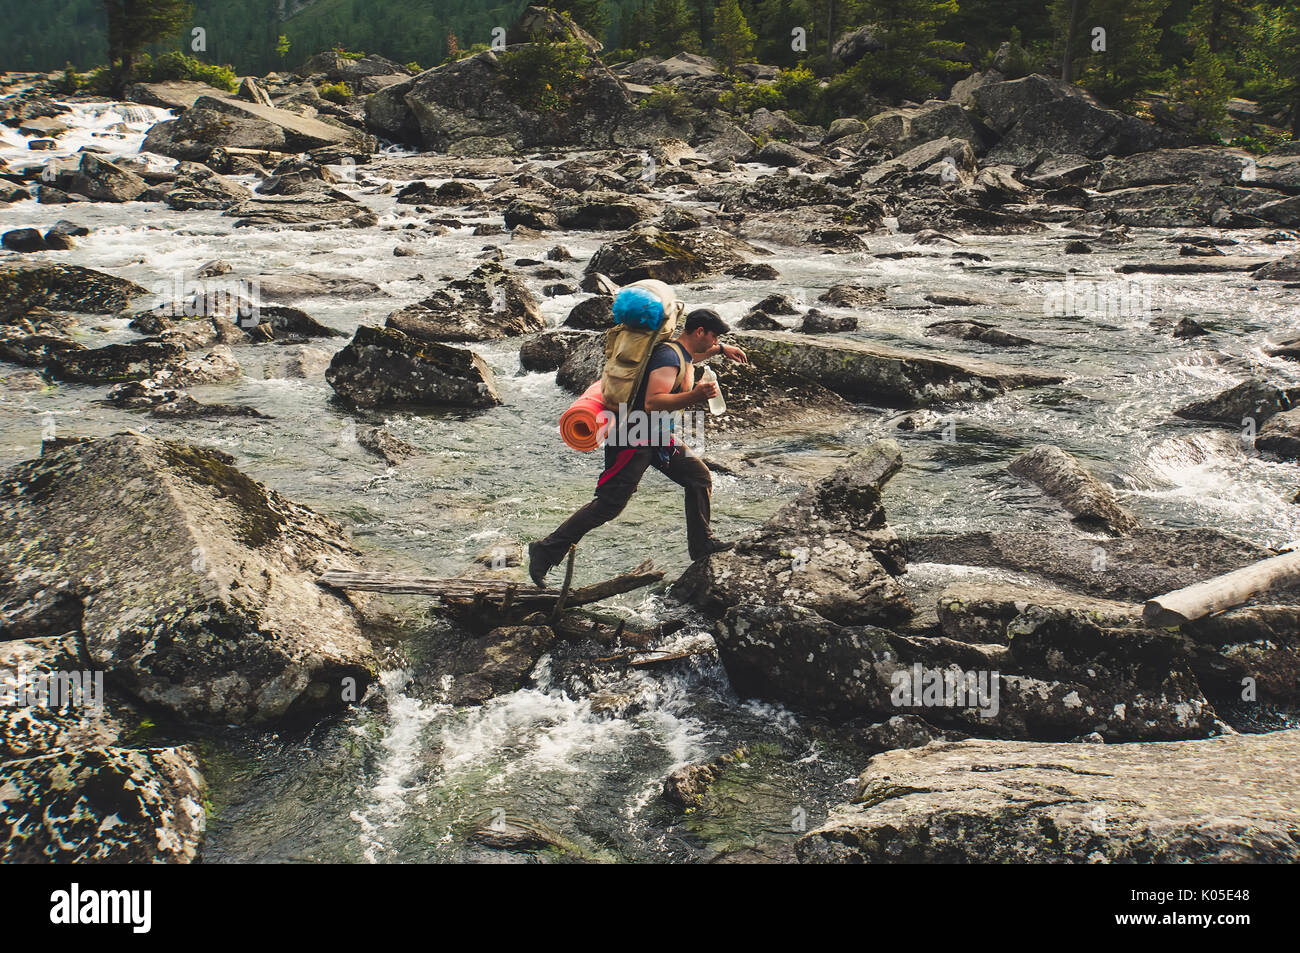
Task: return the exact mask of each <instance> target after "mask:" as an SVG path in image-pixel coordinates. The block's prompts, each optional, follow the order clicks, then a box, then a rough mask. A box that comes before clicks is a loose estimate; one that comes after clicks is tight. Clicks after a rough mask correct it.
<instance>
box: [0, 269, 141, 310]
mask: <svg viewBox="0 0 1300 953" xmlns="http://www.w3.org/2000/svg"><path fill="white" fill-rule="evenodd" d="M148 293H149V291H148V289H146V288H142V287H141V286H140V285H137V284H136V283H135V282H133V281H127V280H126V279H125V278H117V277H114V276H113V275H107V274H105V273H104V272H102V271H94V270H93V269H90V268H82V267H81V266H79V265H46V264H41V265H34V266H32V265H26V266H19V267H6V269H5V270H3V271H0V324H9V323H11V322H12V321H13V320H14V318H16V317H22V316H23V315H24V314H26V313H27V312H29V311H31V310H32V309H33V308H48V309H49V310H51V311H71V312H74V313H77V314H117V313H118V312H121V311H125V310H127V308H128V307H130V303H131V299H132V298H133V297H136V296H138V295H147V294H148Z"/></svg>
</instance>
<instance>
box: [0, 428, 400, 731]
mask: <svg viewBox="0 0 1300 953" xmlns="http://www.w3.org/2000/svg"><path fill="white" fill-rule="evenodd" d="M106 485H107V486H114V487H119V488H122V489H121V491H120V493H113V492H104V491H103V487H104V486H106ZM126 495H129V496H130V501H131V505H129V506H127V505H124V504H123V500H124V499H125V497H126ZM0 530H2V532H0V579H3V580H6V582H5V583H4V584H3V585H2V586H0V630H3V632H4V633H5V634H6V636H7V637H10V638H21V637H25V636H27V635H29V634H40V633H43V632H46V631H66V630H67V629H68V628H71V629H74V630H78V631H79V633H80V637H81V638H82V640H83V644H84V646H85V651H86V653H87V655H88V657H89V659H90V661H91V662H92V663H93V665H94V666H95V667H97V668H100V669H103V670H104V671H105V672H106V674H107V676H108V677H109V678H110V679H111V680H112V681H113V683H114V684H116V685H119V686H121V687H122V688H124V689H125V690H127V691H129V692H130V693H131V694H132V695H133V696H135V697H136V698H138V699H140V700H141V701H143V702H145V703H146V704H150V705H156V706H158V707H161V708H164V709H167V710H169V711H171V712H174V713H176V714H177V715H179V716H181V717H184V718H192V719H198V720H201V721H213V722H219V723H223V724H232V723H233V724H257V723H265V722H268V721H272V720H274V719H277V718H280V717H282V716H284V715H286V714H289V713H292V712H305V713H312V712H320V711H328V710H334V709H338V708H341V707H343V705H344V704H345V703H346V702H347V701H354V700H358V699H360V697H361V696H362V694H364V692H365V688H366V687H367V685H368V684H369V683H370V681H371V680H372V679H373V678H374V677H375V673H376V671H377V664H378V663H377V661H376V660H375V657H374V655H373V654H372V651H371V647H370V643H369V642H368V640H367V639H366V637H365V636H364V635H363V634H362V632H361V628H360V621H359V618H358V614H357V611H356V609H355V608H354V607H353V605H352V603H351V602H349V601H348V600H346V599H344V598H342V597H341V596H339V595H337V594H334V593H332V592H330V591H328V590H325V589H322V588H321V587H320V586H318V585H317V584H316V581H315V574H316V572H317V571H318V568H319V567H318V564H320V563H328V564H329V565H332V566H334V567H335V568H343V569H350V568H355V563H353V562H352V550H351V548H350V546H349V545H348V543H347V540H346V539H345V538H344V536H343V534H342V531H341V530H340V529H339V527H338V526H336V525H335V524H334V523H332V522H330V521H329V520H326V519H325V518H323V517H321V516H319V515H317V514H316V513H314V512H312V511H311V510H308V509H306V508H305V507H301V506H298V505H296V504H294V503H292V502H290V501H289V500H286V499H284V498H283V497H281V496H280V495H279V494H277V493H275V492H274V491H273V490H268V489H267V488H266V487H264V486H262V485H261V484H259V483H256V482H254V481H253V480H251V479H249V477H247V476H246V475H245V474H243V473H242V472H240V471H239V470H238V469H236V468H235V467H234V466H233V460H232V458H230V457H228V456H226V455H225V454H222V453H219V452H217V451H215V450H207V449H200V448H197V447H193V446H189V445H187V444H181V443H172V442H165V441H159V440H154V439H152V438H149V437H145V436H143V435H140V434H134V433H128V434H120V435H117V436H114V437H109V438H104V439H99V440H90V441H86V442H81V443H75V444H70V445H68V446H65V447H63V448H61V449H58V450H57V451H55V452H54V453H52V454H50V453H47V454H45V455H43V456H41V457H40V458H38V459H36V460H32V461H28V462H26V463H22V464H19V465H18V466H16V467H14V468H12V469H10V470H9V471H8V472H7V473H6V474H5V479H4V482H3V483H0ZM52 627H54V628H52ZM58 627H64V628H58Z"/></svg>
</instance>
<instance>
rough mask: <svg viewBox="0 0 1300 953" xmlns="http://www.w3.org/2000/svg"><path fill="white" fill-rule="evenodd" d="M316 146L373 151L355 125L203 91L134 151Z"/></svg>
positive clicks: (190, 154) (189, 153)
mask: <svg viewBox="0 0 1300 953" xmlns="http://www.w3.org/2000/svg"><path fill="white" fill-rule="evenodd" d="M322 146H338V147H343V148H345V149H347V150H350V151H356V152H358V153H362V154H369V153H371V152H374V151H375V148H374V146H375V144H374V140H373V138H371V137H368V136H365V135H363V134H361V133H359V132H357V131H356V130H355V129H349V128H347V127H343V126H336V125H331V124H330V123H326V122H322V121H320V120H319V119H308V118H306V117H304V116H300V115H298V114H297V113H293V112H289V111H288V110H286V109H277V108H276V107H274V106H263V105H260V104H258V103H252V102H246V101H244V100H239V99H231V98H227V97H219V96H211V95H205V96H199V97H198V98H197V99H195V100H194V103H193V105H191V106H190V108H188V109H186V110H185V112H184V113H182V114H181V116H180V118H179V119H169V120H166V121H164V122H160V123H158V124H157V125H155V126H153V127H152V128H150V130H149V132H148V133H147V134H146V136H145V139H144V143H143V144H142V145H141V146H140V151H141V152H155V153H157V154H159V155H165V156H170V157H172V158H174V159H191V160H194V161H197V162H204V161H207V159H208V157H209V155H210V154H211V153H212V151H213V149H217V148H228V147H238V148H242V149H259V150H268V151H271V152H306V151H308V150H310V149H316V148H320V147H322Z"/></svg>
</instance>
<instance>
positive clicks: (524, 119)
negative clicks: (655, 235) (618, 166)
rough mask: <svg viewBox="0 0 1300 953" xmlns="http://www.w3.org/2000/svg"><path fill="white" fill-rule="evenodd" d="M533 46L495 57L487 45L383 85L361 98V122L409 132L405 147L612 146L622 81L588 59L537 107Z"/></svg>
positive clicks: (623, 105)
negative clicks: (531, 76) (495, 143)
mask: <svg viewBox="0 0 1300 953" xmlns="http://www.w3.org/2000/svg"><path fill="white" fill-rule="evenodd" d="M535 50H536V48H535V47H534V46H533V45H532V44H521V45H519V46H517V47H514V48H512V49H509V50H507V51H505V52H504V53H501V54H497V53H495V52H493V51H491V50H486V51H484V52H482V53H477V54H475V55H473V56H467V57H465V58H464V59H461V60H457V61H455V62H452V63H446V64H443V65H442V66H439V67H437V68H435V69H431V70H426V71H425V72H423V73H421V74H420V75H419V76H415V77H413V78H411V79H409V80H406V81H404V82H401V83H397V84H395V85H392V86H389V87H388V88H387V89H384V90H381V91H380V92H378V93H375V94H374V95H372V96H369V97H367V99H366V123H367V127H368V128H372V129H374V130H375V131H377V132H379V133H380V134H381V135H385V136H389V137H399V138H401V139H402V140H403V141H408V142H409V141H411V140H410V139H409V138H406V137H409V136H411V135H412V134H414V135H415V136H416V137H417V138H416V140H415V141H414V142H413V143H412V144H417V145H421V146H422V147H423V148H424V149H427V150H435V151H439V152H457V151H459V144H460V143H463V142H470V141H484V140H502V142H503V145H504V146H505V147H506V148H507V149H511V150H527V149H537V148H545V147H555V146H565V145H572V146H582V147H584V148H600V147H601V146H602V145H603V146H605V147H609V146H612V145H613V144H614V138H613V137H614V134H615V130H616V128H617V127H618V125H619V124H620V122H622V121H623V120H624V119H625V118H627V117H628V116H629V114H630V113H631V112H632V101H631V99H630V98H629V96H628V93H627V90H626V89H625V88H624V87H623V84H622V83H621V82H619V80H618V78H617V77H615V76H614V74H613V73H611V72H610V71H609V70H608V69H606V68H605V67H604V66H603V65H602V64H601V63H600V61H599V60H597V59H595V58H594V57H590V58H588V60H587V62H586V63H585V64H584V65H583V67H582V69H581V80H580V81H577V82H576V83H575V84H574V86H573V87H572V89H570V90H567V91H565V92H563V93H561V94H558V95H562V96H563V99H562V100H561V102H560V105H559V106H558V107H557V108H555V109H536V108H534V106H533V104H532V99H533V97H535V96H536V90H535V89H533V88H532V87H531V86H530V85H529V84H528V82H527V79H526V70H527V69H528V68H529V66H528V63H527V62H526V61H527V60H528V58H529V57H531V56H533V55H534V54H535ZM521 70H522V71H525V72H522V73H520V72H517V71H521Z"/></svg>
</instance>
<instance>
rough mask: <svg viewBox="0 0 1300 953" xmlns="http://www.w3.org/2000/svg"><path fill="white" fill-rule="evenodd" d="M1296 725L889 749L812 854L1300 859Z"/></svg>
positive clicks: (1022, 859)
mask: <svg viewBox="0 0 1300 953" xmlns="http://www.w3.org/2000/svg"><path fill="white" fill-rule="evenodd" d="M1297 757H1300V730H1291V731H1277V732H1272V733H1269V734H1262V735H1226V736H1221V737H1216V738H1207V739H1204V740H1194V741H1176V742H1159V743H1140V744H1122V745H1091V744H1034V743H1026V742H1008V741H961V742H956V743H937V744H930V745H926V746H925V747H922V748H912V749H907V750H898V751H888V752H885V753H884V754H880V755H877V756H876V757H874V758H872V759H871V761H870V763H869V765H868V767H867V769H866V770H865V771H864V772H863V773H862V775H861V777H860V778H859V782H860V788H859V794H858V797H857V798H856V803H854V804H851V805H845V806H842V807H839V808H836V809H835V810H834V811H833V812H832V814H831V817H830V819H829V820H828V821H827V822H826V823H825V824H823V825H822V826H821V827H819V828H817V829H816V830H814V831H810V832H809V833H808V834H806V835H805V836H804V837H802V838H801V839H800V840H799V842H798V844H797V845H796V851H797V854H798V856H799V859H800V860H802V861H803V862H805V863H984V864H987V863H1098V862H1102V863H1105V862H1109V863H1295V862H1296V861H1298V860H1300V837H1297V833H1298V832H1300V808H1298V807H1297V805H1298V804H1300V773H1297V772H1296V770H1295V763H1296V759H1297Z"/></svg>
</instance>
